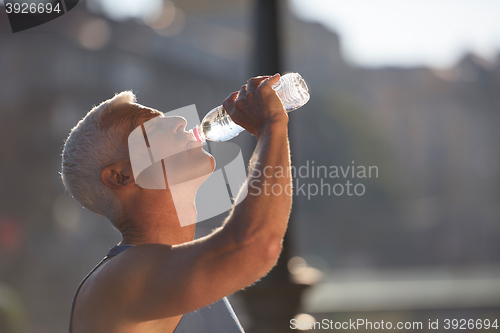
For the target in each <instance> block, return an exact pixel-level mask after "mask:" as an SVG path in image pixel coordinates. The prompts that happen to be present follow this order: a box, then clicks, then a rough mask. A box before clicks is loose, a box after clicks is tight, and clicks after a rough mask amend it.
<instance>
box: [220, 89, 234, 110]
mask: <svg viewBox="0 0 500 333" xmlns="http://www.w3.org/2000/svg"><path fill="white" fill-rule="evenodd" d="M237 97H238V92H237V91H235V92H232V93H231V94H229V96H227V98H226V99H225V100H224V102H223V103H222V106H223V107H224V109H225V110H226V111H231V110H232V109H234V103H235V101H236V98H237Z"/></svg>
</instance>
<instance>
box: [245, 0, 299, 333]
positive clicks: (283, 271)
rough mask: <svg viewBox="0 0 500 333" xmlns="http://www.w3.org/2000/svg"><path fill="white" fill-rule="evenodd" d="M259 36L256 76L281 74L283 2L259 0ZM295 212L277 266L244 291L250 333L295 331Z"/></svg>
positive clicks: (253, 70)
mask: <svg viewBox="0 0 500 333" xmlns="http://www.w3.org/2000/svg"><path fill="white" fill-rule="evenodd" d="M255 1H256V7H255V21H254V24H255V36H254V38H255V39H254V45H253V46H254V52H253V59H252V64H251V65H252V69H251V72H252V73H251V74H252V76H258V75H272V74H275V73H281V71H282V67H281V56H282V54H281V36H280V15H279V14H280V10H279V2H280V1H279V0H255ZM293 215H294V214H293V212H292V215H291V216H290V224H289V228H288V231H287V234H286V236H285V240H284V243H283V250H282V253H281V256H280V258H279V260H278V263H277V265H276V267H274V268H273V270H272V271H271V272H270V273H269V274H268V275H267V276H266V277H265V278H263V279H262V280H261V281H260V282H258V283H257V284H256V285H255V286H253V287H251V288H248V289H247V290H245V291H243V292H241V295H242V296H243V298H244V300H245V303H246V307H247V310H248V312H249V314H250V316H251V319H252V326H251V327H250V329H248V330H247V333H268V332H269V333H271V332H272V333H282V332H291V330H290V319H292V318H293V317H294V315H295V314H296V313H297V311H298V309H299V307H300V294H301V293H302V291H303V290H304V288H306V287H307V286H306V285H301V284H295V283H292V282H291V279H290V273H289V272H288V268H287V264H288V261H289V260H290V252H291V251H290V247H291V244H290V243H291V242H290V239H291V233H292V232H293V225H292V224H293Z"/></svg>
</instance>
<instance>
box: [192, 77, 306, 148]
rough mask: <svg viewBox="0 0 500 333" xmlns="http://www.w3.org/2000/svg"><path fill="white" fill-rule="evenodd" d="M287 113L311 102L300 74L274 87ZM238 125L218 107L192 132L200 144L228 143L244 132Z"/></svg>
mask: <svg viewBox="0 0 500 333" xmlns="http://www.w3.org/2000/svg"><path fill="white" fill-rule="evenodd" d="M273 89H274V90H276V93H277V94H278V96H279V98H280V99H281V102H282V103H283V106H284V107H285V110H286V111H287V112H290V111H293V110H296V109H298V108H300V107H301V106H303V105H304V104H306V103H307V101H309V91H308V89H307V85H306V83H305V81H304V79H302V76H300V74H298V73H289V74H286V75H283V76H282V77H281V78H280V80H279V81H278V82H277V83H276V84H275V85H274V86H273ZM244 130H245V129H244V128H243V127H241V126H239V125H236V124H235V123H234V122H233V121H232V120H231V117H230V116H229V114H228V113H227V112H226V110H224V107H223V106H222V105H220V106H218V107H216V108H215V109H213V110H212V111H210V112H209V113H207V115H206V116H205V118H203V120H202V121H201V126H196V127H195V128H193V129H192V130H191V131H190V132H191V133H192V135H193V137H194V139H195V140H196V141H198V142H205V141H206V140H210V141H227V140H230V139H232V138H234V137H235V136H237V135H238V134H240V132H242V131H244Z"/></svg>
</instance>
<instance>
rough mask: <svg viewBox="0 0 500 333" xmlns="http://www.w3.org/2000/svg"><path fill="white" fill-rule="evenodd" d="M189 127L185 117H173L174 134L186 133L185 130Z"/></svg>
mask: <svg viewBox="0 0 500 333" xmlns="http://www.w3.org/2000/svg"><path fill="white" fill-rule="evenodd" d="M186 125H187V120H186V119H185V118H183V117H172V125H171V128H172V132H174V133H177V132H181V131H182V132H184V129H185V128H186Z"/></svg>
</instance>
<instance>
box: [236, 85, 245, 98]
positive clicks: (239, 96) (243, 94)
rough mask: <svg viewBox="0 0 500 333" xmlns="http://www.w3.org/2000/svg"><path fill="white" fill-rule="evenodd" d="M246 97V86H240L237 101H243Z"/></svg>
mask: <svg viewBox="0 0 500 333" xmlns="http://www.w3.org/2000/svg"><path fill="white" fill-rule="evenodd" d="M246 95H247V86H246V85H242V86H241V89H240V92H239V93H238V98H237V100H238V99H245V97H246Z"/></svg>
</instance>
